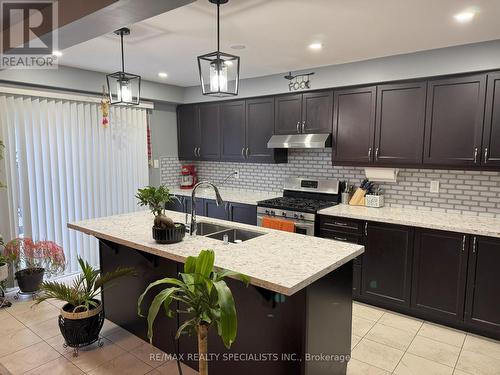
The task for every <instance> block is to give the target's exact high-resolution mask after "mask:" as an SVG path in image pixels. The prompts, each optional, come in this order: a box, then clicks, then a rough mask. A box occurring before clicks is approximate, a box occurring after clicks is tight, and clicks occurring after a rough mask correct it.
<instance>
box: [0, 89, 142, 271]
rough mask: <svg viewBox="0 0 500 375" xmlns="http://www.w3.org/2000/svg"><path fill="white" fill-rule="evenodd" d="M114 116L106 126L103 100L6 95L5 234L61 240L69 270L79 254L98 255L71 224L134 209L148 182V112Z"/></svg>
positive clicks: (94, 260) (1, 107) (0, 97)
mask: <svg viewBox="0 0 500 375" xmlns="http://www.w3.org/2000/svg"><path fill="white" fill-rule="evenodd" d="M109 119H110V125H109V127H108V128H104V127H103V126H102V125H101V112H100V108H99V104H98V103H92V102H79V101H74V100H64V99H52V98H42V97H33V96H19V95H5V94H0V130H1V131H0V136H1V138H2V139H3V140H4V143H5V151H4V156H5V160H4V163H5V175H6V184H7V189H8V194H7V196H8V200H9V202H8V207H9V209H8V210H7V215H8V216H9V217H8V218H7V219H8V220H9V221H10V224H11V225H10V228H11V229H10V231H11V233H7V236H8V237H18V236H19V235H23V236H25V237H32V238H33V239H36V240H38V239H43V240H45V239H46V240H53V241H55V242H57V243H58V244H60V245H61V246H63V248H64V249H65V253H66V257H67V260H68V267H67V271H69V272H75V271H78V264H77V256H78V255H79V256H82V257H83V258H84V259H86V260H87V261H89V262H90V263H91V264H93V265H95V266H97V265H98V264H99V258H98V243H97V240H96V239H94V238H91V237H89V236H86V235H84V234H82V233H79V232H76V231H74V230H69V229H67V227H66V224H67V223H68V222H73V221H78V220H84V219H90V218H95V217H102V216H109V215H115V214H120V213H125V212H131V211H135V210H137V209H138V207H137V204H136V199H135V198H134V195H135V192H136V190H137V188H139V187H142V186H144V185H147V184H148V164H147V162H148V161H147V157H148V153H147V112H146V109H144V108H137V107H112V108H111V110H110V116H109ZM4 235H5V234H4Z"/></svg>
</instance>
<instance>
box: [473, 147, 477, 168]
mask: <svg viewBox="0 0 500 375" xmlns="http://www.w3.org/2000/svg"><path fill="white" fill-rule="evenodd" d="M474 164H477V147H476V148H475V149H474Z"/></svg>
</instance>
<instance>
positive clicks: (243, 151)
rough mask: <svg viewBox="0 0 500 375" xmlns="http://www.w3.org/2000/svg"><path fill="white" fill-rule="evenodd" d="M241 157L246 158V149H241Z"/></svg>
mask: <svg viewBox="0 0 500 375" xmlns="http://www.w3.org/2000/svg"><path fill="white" fill-rule="evenodd" d="M241 156H242V157H243V158H244V157H245V147H243V148H242V149H241Z"/></svg>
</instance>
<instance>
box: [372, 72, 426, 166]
mask: <svg viewBox="0 0 500 375" xmlns="http://www.w3.org/2000/svg"><path fill="white" fill-rule="evenodd" d="M426 92H427V84H426V82H414V83H404V84H391V85H382V86H378V87H377V120H376V124H375V145H374V147H375V149H374V151H373V155H374V162H375V164H379V165H389V166H390V165H418V164H421V163H422V156H423V150H424V125H425V99H426Z"/></svg>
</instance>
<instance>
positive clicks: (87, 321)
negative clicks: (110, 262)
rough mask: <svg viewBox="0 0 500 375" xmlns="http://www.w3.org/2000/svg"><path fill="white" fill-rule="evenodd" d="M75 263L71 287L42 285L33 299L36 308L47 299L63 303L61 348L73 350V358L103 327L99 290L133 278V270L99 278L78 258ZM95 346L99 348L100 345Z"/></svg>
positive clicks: (96, 271)
mask: <svg viewBox="0 0 500 375" xmlns="http://www.w3.org/2000/svg"><path fill="white" fill-rule="evenodd" d="M78 263H79V265H80V268H81V269H82V273H81V274H80V275H79V276H78V277H77V278H76V279H75V280H74V281H73V284H72V285H66V284H64V283H60V282H55V281H44V282H43V283H42V285H41V288H40V291H41V294H40V296H39V297H38V298H37V299H36V304H39V303H40V302H43V301H45V300H48V299H56V300H59V301H63V302H66V304H65V305H64V306H63V307H62V308H61V315H59V329H60V331H61V334H62V336H63V337H64V340H65V346H69V347H71V348H73V349H74V350H75V351H74V355H75V356H77V355H78V349H79V348H81V347H83V346H87V345H90V344H93V343H94V342H96V341H98V340H99V333H100V332H101V329H102V325H103V323H104V309H103V306H102V303H101V301H100V300H99V299H98V298H97V297H98V295H99V294H100V293H101V292H102V289H104V287H105V285H106V284H107V287H110V286H111V284H109V283H110V282H111V281H113V280H116V279H118V278H120V277H123V276H131V275H135V271H134V269H133V268H123V267H118V268H117V269H116V270H114V271H112V272H108V273H105V274H103V275H101V274H100V272H99V271H98V270H95V269H94V268H93V267H92V266H91V265H90V264H88V263H87V262H86V261H84V260H83V259H81V258H78ZM99 346H102V343H101V342H99Z"/></svg>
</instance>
